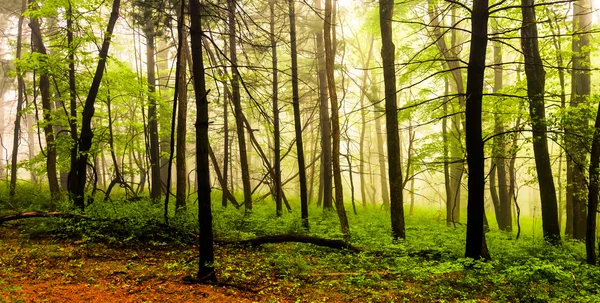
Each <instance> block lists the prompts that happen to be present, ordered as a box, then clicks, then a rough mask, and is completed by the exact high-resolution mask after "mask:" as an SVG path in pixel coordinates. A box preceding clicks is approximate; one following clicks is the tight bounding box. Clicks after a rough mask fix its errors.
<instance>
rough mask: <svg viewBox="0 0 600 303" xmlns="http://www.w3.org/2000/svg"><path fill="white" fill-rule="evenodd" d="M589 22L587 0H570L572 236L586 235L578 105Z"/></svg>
mask: <svg viewBox="0 0 600 303" xmlns="http://www.w3.org/2000/svg"><path fill="white" fill-rule="evenodd" d="M591 26H592V10H591V1H590V0H577V1H575V2H573V43H572V44H571V45H572V52H573V58H572V62H573V65H572V71H571V102H570V105H569V107H571V108H573V109H572V110H570V111H569V113H571V114H572V117H571V119H569V123H568V125H567V126H568V128H567V129H565V139H566V143H567V155H568V157H567V167H569V170H570V174H568V175H567V176H568V177H570V178H568V179H567V186H568V187H570V188H569V189H570V190H569V191H568V195H569V196H570V199H571V203H570V204H571V207H572V214H573V220H572V221H571V222H570V223H571V224H572V228H573V234H572V236H573V239H578V240H583V239H584V238H585V236H586V231H585V230H586V224H585V221H586V202H587V201H586V191H587V185H586V179H585V165H586V163H587V151H586V150H587V146H588V145H587V143H586V142H585V141H584V140H582V139H581V138H582V137H585V134H584V133H585V131H586V129H587V126H588V121H587V119H585V118H584V115H585V114H584V113H583V112H582V111H581V109H579V110H578V109H577V108H578V107H579V106H580V105H582V106H585V103H587V101H588V99H589V97H590V81H591V78H590V63H591V62H590V49H589V45H590V36H589V31H590V29H591Z"/></svg>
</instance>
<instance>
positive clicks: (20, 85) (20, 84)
mask: <svg viewBox="0 0 600 303" xmlns="http://www.w3.org/2000/svg"><path fill="white" fill-rule="evenodd" d="M26 10H27V0H21V15H19V21H18V23H17V46H16V48H17V49H16V59H17V60H21V52H22V51H23V21H24V20H25V16H23V14H24V13H25V11H26ZM24 94H25V81H24V80H23V75H22V74H21V70H20V67H19V66H17V114H16V117H15V128H14V131H13V149H12V155H11V167H10V189H9V195H10V196H11V197H14V196H15V194H16V190H17V160H18V153H19V133H20V132H21V116H22V112H21V111H22V110H23V101H24V100H23V96H24Z"/></svg>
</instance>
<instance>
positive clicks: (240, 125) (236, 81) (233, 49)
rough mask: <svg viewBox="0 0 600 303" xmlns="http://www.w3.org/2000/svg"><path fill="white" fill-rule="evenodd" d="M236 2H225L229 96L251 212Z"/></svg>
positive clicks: (244, 184)
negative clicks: (229, 82) (229, 75)
mask: <svg viewBox="0 0 600 303" xmlns="http://www.w3.org/2000/svg"><path fill="white" fill-rule="evenodd" d="M236 2H237V1H236V0H227V10H228V12H229V17H228V21H227V22H228V25H229V61H230V63H231V94H232V101H233V107H234V116H235V124H236V130H237V138H238V147H239V151H240V166H241V170H242V187H243V190H244V207H245V209H246V210H247V211H252V188H251V186H250V170H249V167H248V153H247V151H246V136H245V134H244V118H243V112H242V101H241V96H240V73H239V70H238V62H237V51H238V50H237V41H236V39H237V38H236V30H235V24H236V17H235V15H236Z"/></svg>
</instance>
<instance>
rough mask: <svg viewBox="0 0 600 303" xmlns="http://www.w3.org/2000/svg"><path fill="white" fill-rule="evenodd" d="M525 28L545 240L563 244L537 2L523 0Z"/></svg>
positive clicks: (526, 68) (532, 122)
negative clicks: (553, 167) (547, 125)
mask: <svg viewBox="0 0 600 303" xmlns="http://www.w3.org/2000/svg"><path fill="white" fill-rule="evenodd" d="M521 4H522V9H521V12H522V15H523V27H522V28H521V45H522V47H523V55H524V57H525V74H526V75H527V97H528V99H529V114H530V116H531V124H532V130H533V134H532V136H533V138H534V139H533V152H534V155H535V164H536V171H537V176H538V182H539V187H540V200H541V203H542V229H543V231H544V238H545V239H546V240H547V241H549V242H551V243H554V244H556V243H558V242H559V241H560V226H559V225H558V208H557V205H556V189H555V188H554V178H553V176H552V167H551V164H550V155H549V153H548V141H547V138H546V132H547V127H546V109H545V106H544V92H545V91H544V86H545V76H546V72H545V71H544V67H543V62H542V59H541V57H540V53H539V49H538V33H537V27H536V18H535V7H534V0H522V1H521Z"/></svg>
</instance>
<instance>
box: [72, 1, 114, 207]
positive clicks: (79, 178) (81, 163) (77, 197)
mask: <svg viewBox="0 0 600 303" xmlns="http://www.w3.org/2000/svg"><path fill="white" fill-rule="evenodd" d="M120 5H121V1H120V0H114V1H113V5H112V10H111V13H110V18H109V20H108V26H107V28H106V34H105V36H104V39H103V41H102V47H101V48H100V53H99V59H98V66H97V67H96V72H95V73H94V78H93V80H92V85H91V86H90V90H89V92H88V95H87V98H86V100H85V105H84V108H83V113H82V118H81V132H80V136H79V141H78V142H77V143H76V148H77V150H78V153H77V161H76V163H75V166H73V167H71V171H70V172H69V178H71V180H75V181H74V182H73V184H72V186H73V187H72V188H71V189H70V190H71V195H72V198H73V201H74V204H75V206H77V207H79V208H81V209H84V207H85V183H86V168H87V165H88V158H89V154H88V152H89V151H90V148H91V147H92V138H93V137H94V132H93V130H92V118H93V117H94V111H95V109H94V104H95V102H96V96H97V95H98V90H99V88H100V84H101V83H102V76H103V75H104V70H105V68H106V59H107V58H108V49H109V47H110V41H111V38H112V33H113V30H114V28H115V24H116V23H117V19H118V18H119V7H120ZM73 178H74V179H73Z"/></svg>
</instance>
